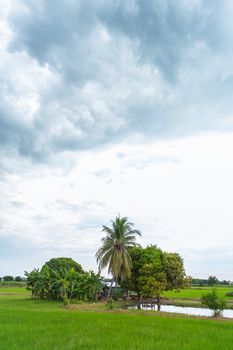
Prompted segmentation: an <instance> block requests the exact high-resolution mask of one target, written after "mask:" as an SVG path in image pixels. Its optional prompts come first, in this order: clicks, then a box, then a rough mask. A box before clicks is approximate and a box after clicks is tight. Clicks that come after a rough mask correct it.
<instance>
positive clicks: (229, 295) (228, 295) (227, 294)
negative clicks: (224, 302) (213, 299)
mask: <svg viewBox="0 0 233 350" xmlns="http://www.w3.org/2000/svg"><path fill="white" fill-rule="evenodd" d="M225 296H226V297H233V292H228V293H226V294H225Z"/></svg>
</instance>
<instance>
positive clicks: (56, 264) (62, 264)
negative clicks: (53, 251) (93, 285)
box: [42, 257, 84, 273]
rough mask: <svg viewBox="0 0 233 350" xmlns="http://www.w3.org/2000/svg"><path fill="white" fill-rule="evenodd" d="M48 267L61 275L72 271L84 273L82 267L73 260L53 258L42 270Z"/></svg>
mask: <svg viewBox="0 0 233 350" xmlns="http://www.w3.org/2000/svg"><path fill="white" fill-rule="evenodd" d="M46 267H48V268H49V269H50V270H54V271H57V272H58V273H60V272H61V271H62V270H64V269H65V270H70V269H74V270H75V271H76V272H78V273H83V272H84V271H83V269H82V266H81V265H80V264H78V263H77V262H76V261H74V260H73V259H71V258H65V257H61V258H52V259H50V260H49V261H47V262H46V263H45V264H44V265H43V266H42V270H44V269H45V268H46Z"/></svg>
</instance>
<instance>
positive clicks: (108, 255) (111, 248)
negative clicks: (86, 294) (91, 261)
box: [96, 216, 141, 295]
mask: <svg viewBox="0 0 233 350" xmlns="http://www.w3.org/2000/svg"><path fill="white" fill-rule="evenodd" d="M102 231H103V232H105V233H106V236H105V237H104V238H102V246H101V247H100V248H99V250H98V251H97V253H96V258H97V263H98V264H99V270H100V271H102V270H103V269H104V268H106V267H107V268H108V273H109V274H111V275H112V283H113V281H115V282H116V284H117V281H124V280H125V279H126V278H128V277H129V276H130V274H131V268H132V260H131V256H130V254H129V249H130V248H132V247H135V246H137V243H136V236H141V232H140V231H138V230H135V229H134V224H133V223H130V222H129V221H128V218H127V217H123V218H121V217H120V216H117V217H116V219H115V220H114V221H112V226H111V227H108V226H103V229H102ZM111 290H112V284H111V287H110V289H109V295H111Z"/></svg>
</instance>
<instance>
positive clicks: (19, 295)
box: [0, 288, 233, 350]
mask: <svg viewBox="0 0 233 350" xmlns="http://www.w3.org/2000/svg"><path fill="white" fill-rule="evenodd" d="M232 343H233V321H230V320H213V319H201V318H191V317H186V316H175V315H172V314H159V313H157V312H146V313H145V312H143V311H140V310H138V311H137V310H134V311H129V310H107V309H106V306H105V305H103V304H102V305H98V304H97V305H96V304H88V305H74V306H72V307H70V308H65V307H64V306H63V304H62V303H59V302H48V301H35V300H31V299H30V293H29V292H27V291H26V290H25V289H23V288H1V289H0V344H1V349H4V350H5V349H6V350H29V349H30V350H63V349H64V350H71V349H72V350H74V349H93V350H94V349H95V350H97V349H98V350H100V349H101V350H102V349H103V350H104V349H106V350H108V349H109V350H112V349H116V350H118V349H119V350H124V349H132V350H135V349H136V350H137V349H146V350H150V349H160V350H168V349H169V350H182V349H184V350H188V349H190V350H197V349H198V350H201V349H203V350H204V349H205V350H208V349H209V350H210V349H211V350H214V349H218V350H220V349H221V350H228V349H229V350H230V349H232Z"/></svg>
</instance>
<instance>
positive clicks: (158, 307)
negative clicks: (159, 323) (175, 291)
mask: <svg viewBox="0 0 233 350" xmlns="http://www.w3.org/2000/svg"><path fill="white" fill-rule="evenodd" d="M160 309H161V299H160V295H158V296H157V311H160Z"/></svg>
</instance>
